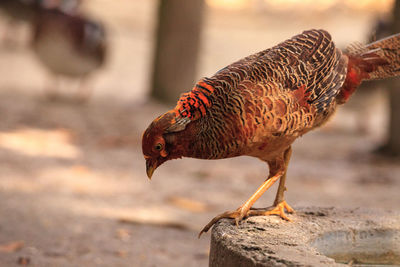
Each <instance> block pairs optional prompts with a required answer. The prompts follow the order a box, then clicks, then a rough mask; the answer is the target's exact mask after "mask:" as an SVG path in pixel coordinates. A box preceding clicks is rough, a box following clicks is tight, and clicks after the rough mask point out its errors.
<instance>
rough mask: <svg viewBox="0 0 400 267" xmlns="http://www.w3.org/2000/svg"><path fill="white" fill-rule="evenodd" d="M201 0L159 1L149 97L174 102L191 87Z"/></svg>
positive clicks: (202, 3) (196, 54) (195, 58)
mask: <svg viewBox="0 0 400 267" xmlns="http://www.w3.org/2000/svg"><path fill="white" fill-rule="evenodd" d="M203 10H204V0H159V10H158V26H157V27H158V28H157V36H156V38H157V39H156V49H155V57H154V65H153V77H152V88H151V96H152V97H153V98H156V99H158V100H160V101H163V102H168V103H176V101H177V100H178V97H179V95H180V94H181V93H182V92H186V91H189V90H191V89H192V86H193V83H194V81H195V78H196V65H197V57H198V51H199V46H200V31H201V25H202V17H203Z"/></svg>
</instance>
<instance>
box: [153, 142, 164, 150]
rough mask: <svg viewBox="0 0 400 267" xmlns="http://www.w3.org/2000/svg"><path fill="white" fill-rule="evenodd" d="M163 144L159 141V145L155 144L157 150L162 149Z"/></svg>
mask: <svg viewBox="0 0 400 267" xmlns="http://www.w3.org/2000/svg"><path fill="white" fill-rule="evenodd" d="M162 147H163V146H162V144H160V143H158V144H157V145H155V146H154V148H155V149H156V150H157V151H160V150H161V149H162Z"/></svg>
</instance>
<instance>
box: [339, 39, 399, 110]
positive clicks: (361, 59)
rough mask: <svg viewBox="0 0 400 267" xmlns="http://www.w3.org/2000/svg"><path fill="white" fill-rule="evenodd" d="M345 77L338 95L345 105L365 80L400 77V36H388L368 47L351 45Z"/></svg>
mask: <svg viewBox="0 0 400 267" xmlns="http://www.w3.org/2000/svg"><path fill="white" fill-rule="evenodd" d="M346 55H347V56H348V58H349V63H348V68H347V76H346V80H345V83H344V86H343V88H342V90H341V92H340V94H339V95H338V98H337V99H338V102H339V103H340V104H342V103H345V102H346V101H347V100H348V99H349V97H350V96H351V95H352V94H353V92H354V91H355V89H356V88H357V87H358V86H359V85H360V84H361V82H362V81H365V80H379V79H385V78H390V77H394V76H398V75H400V34H395V35H392V36H389V37H387V38H385V39H381V40H378V41H376V42H373V43H371V44H368V45H351V46H350V47H349V48H348V49H347V53H346Z"/></svg>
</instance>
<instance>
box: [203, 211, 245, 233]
mask: <svg viewBox="0 0 400 267" xmlns="http://www.w3.org/2000/svg"><path fill="white" fill-rule="evenodd" d="M248 214H249V208H243V207H239V208H238V209H237V210H235V211H226V212H224V213H222V214H220V215H218V216H215V217H214V218H213V219H212V220H211V221H210V222H209V223H208V224H207V225H206V226H204V228H203V229H202V230H201V231H200V233H199V238H200V236H201V234H203V233H206V232H207V231H208V230H210V228H211V227H212V226H213V225H214V224H215V223H216V222H218V221H219V220H221V219H223V218H230V219H235V223H236V225H239V222H240V221H241V220H242V219H243V218H245V217H247V216H248Z"/></svg>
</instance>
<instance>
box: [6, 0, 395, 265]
mask: <svg viewBox="0 0 400 267" xmlns="http://www.w3.org/2000/svg"><path fill="white" fill-rule="evenodd" d="M395 4H396V3H395V1H394V0H371V1H370V0H364V1H358V0H313V1H311V0H206V1H205V0H204V1H203V0H191V1H186V0H146V1H140V0H118V1H108V0H81V1H78V0H69V1H68V0H36V1H35V0H1V1H0V11H1V17H0V114H1V119H0V265H1V266H14V265H31V266H207V265H208V250H209V235H203V236H202V238H201V239H197V233H198V231H199V230H200V229H201V228H202V227H203V226H204V225H205V224H206V223H207V222H208V221H209V220H210V219H211V218H212V217H214V216H215V215H216V214H218V213H221V212H223V211H225V210H232V209H234V208H236V207H238V206H239V205H241V204H242V203H243V202H244V201H245V200H246V199H247V198H248V197H249V196H250V195H251V194H252V193H253V192H254V191H255V189H256V188H257V187H258V186H259V185H260V184H261V183H262V181H264V179H265V177H266V175H267V173H268V169H267V166H266V165H265V164H264V163H262V162H261V161H258V160H256V159H254V158H248V157H240V158H234V159H227V160H218V161H203V160H196V159H183V160H178V161H172V162H169V163H168V164H165V165H163V166H162V167H160V168H159V169H158V170H157V171H156V173H155V175H154V176H153V179H152V181H151V182H150V181H149V180H148V179H147V177H146V173H145V162H144V159H143V156H142V154H141V134H142V132H143V131H144V129H145V128H146V127H147V126H148V124H149V123H150V122H151V121H152V120H153V119H154V118H155V117H156V116H158V115H159V114H161V113H163V112H165V111H166V110H168V109H170V108H172V107H173V106H174V105H175V101H176V100H177V98H178V95H179V94H180V93H181V92H183V91H188V90H190V89H191V87H192V86H193V84H194V82H195V81H196V80H198V79H199V78H201V77H204V76H211V75H213V74H214V73H215V72H216V71H217V70H219V69H221V68H223V67H225V66H226V65H228V64H230V63H232V62H234V61H235V60H238V59H240V58H242V57H244V56H247V55H250V54H251V53H254V52H258V51H260V50H263V49H265V48H268V47H271V46H273V45H275V44H277V43H279V42H281V41H283V40H285V39H287V38H290V37H291V36H293V35H295V34H298V33H301V32H302V31H303V30H306V29H310V28H322V29H326V30H328V31H329V32H330V33H331V35H332V38H333V40H334V41H335V43H336V44H337V46H338V47H340V48H343V49H344V48H345V47H346V46H347V45H348V44H350V43H352V42H355V41H357V42H361V43H367V42H369V41H373V40H374V39H375V38H381V37H383V36H385V35H388V34H390V33H392V32H400V26H399V22H398V19H399V18H398V17H397V16H392V14H399V16H400V10H399V9H396V10H398V12H397V11H396V10H395V9H394V8H395ZM397 6H398V3H397ZM396 8H398V7H396ZM396 83H397V84H398V81H397V80H395V79H393V80H392V81H391V82H380V83H377V82H376V83H368V84H365V85H364V86H363V87H362V88H360V89H359V91H358V92H357V94H356V95H355V96H354V97H353V99H351V101H350V102H349V103H348V104H346V105H345V106H343V107H341V108H340V109H339V110H338V112H337V114H336V116H335V118H334V119H332V120H331V121H330V122H329V123H328V124H327V125H325V127H323V128H322V129H320V130H317V131H314V132H312V133H309V134H307V135H305V136H304V137H302V138H300V139H299V140H297V141H296V143H295V145H294V153H293V156H292V160H291V164H290V166H289V173H288V181H287V188H288V192H287V194H286V198H287V201H288V203H289V204H291V205H292V206H294V207H295V208H296V207H301V206H324V207H327V206H336V207H344V208H354V207H366V208H375V209H392V210H398V209H399V205H398V203H399V202H400V194H399V193H398V192H399V187H400V166H399V161H398V158H396V157H395V156H396V155H398V154H400V138H399V136H400V129H399V127H400V119H399V116H400V110H399V107H400V105H399V104H398V103H400V96H399V94H400V88H397V87H400V86H398V85H396ZM275 190H276V187H274V188H272V189H271V190H270V191H268V192H267V193H266V194H264V196H263V197H262V198H261V199H260V200H259V201H258V202H257V203H256V206H257V207H265V206H269V205H271V204H272V201H273V198H274V196H275Z"/></svg>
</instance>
